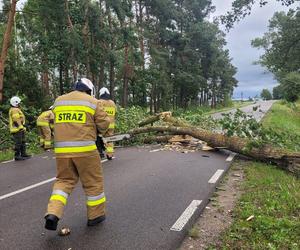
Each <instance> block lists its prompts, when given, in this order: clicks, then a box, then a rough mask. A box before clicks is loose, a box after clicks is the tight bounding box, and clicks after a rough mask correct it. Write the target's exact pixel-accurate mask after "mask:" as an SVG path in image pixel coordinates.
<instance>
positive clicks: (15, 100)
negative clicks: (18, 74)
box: [10, 96, 21, 107]
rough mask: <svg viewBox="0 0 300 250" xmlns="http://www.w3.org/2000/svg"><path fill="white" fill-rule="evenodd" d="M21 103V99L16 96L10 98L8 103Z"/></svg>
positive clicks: (14, 105)
mask: <svg viewBox="0 0 300 250" xmlns="http://www.w3.org/2000/svg"><path fill="white" fill-rule="evenodd" d="M20 103H21V99H20V97H18V96H13V97H12V98H11V99H10V105H11V106H13V107H17V106H18V105H19V104H20Z"/></svg>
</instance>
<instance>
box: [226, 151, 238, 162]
mask: <svg viewBox="0 0 300 250" xmlns="http://www.w3.org/2000/svg"><path fill="white" fill-rule="evenodd" d="M235 156H236V153H231V154H230V155H229V156H228V157H227V159H226V161H232V160H233V159H234V157H235Z"/></svg>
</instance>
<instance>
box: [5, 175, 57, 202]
mask: <svg viewBox="0 0 300 250" xmlns="http://www.w3.org/2000/svg"><path fill="white" fill-rule="evenodd" d="M55 179H56V177H54V178H51V179H48V180H45V181H41V182H39V183H36V184H33V185H30V186H28V187H25V188H22V189H19V190H17V191H14V192H11V193H9V194H5V195H2V196H0V201H1V200H4V199H6V198H9V197H11V196H14V195H16V194H20V193H23V192H25V191H27V190H30V189H33V188H36V187H39V186H41V185H44V184H46V183H49V182H52V181H54V180H55Z"/></svg>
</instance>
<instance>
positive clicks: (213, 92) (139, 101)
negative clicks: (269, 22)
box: [0, 0, 237, 112]
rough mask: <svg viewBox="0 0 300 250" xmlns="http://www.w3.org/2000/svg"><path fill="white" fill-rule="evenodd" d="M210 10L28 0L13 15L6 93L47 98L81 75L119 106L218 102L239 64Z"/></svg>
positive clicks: (141, 2)
mask: <svg viewBox="0 0 300 250" xmlns="http://www.w3.org/2000/svg"><path fill="white" fill-rule="evenodd" d="M5 6H6V7H3V8H9V3H8V4H6V5H5ZM212 11H214V6H213V5H212V3H211V1H210V0H200V1H199V0H159V1H158V0H154V1H153V0H151V1H150V0H135V1H134V0H114V1H111V0H106V1H104V0H98V1H92V0H84V1H79V0H64V1H61V0H28V1H26V3H25V5H24V8H23V9H22V10H21V11H20V12H18V13H17V15H16V25H15V27H14V29H13V39H12V41H11V47H10V50H9V54H8V61H7V65H6V69H7V73H6V74H5V78H4V82H5V85H4V86H5V88H4V101H5V100H7V98H9V97H10V96H11V95H15V94H17V93H20V94H21V93H23V94H25V95H27V96H28V97H29V99H30V100H32V102H38V100H41V99H44V98H46V100H49V102H50V101H51V100H53V98H55V97H56V96H57V95H60V94H63V93H65V92H67V91H69V90H71V89H72V87H73V83H74V82H75V81H76V79H78V78H79V77H83V76H85V77H88V78H90V79H91V80H92V81H93V83H94V84H95V86H96V88H97V90H99V88H100V87H102V86H107V87H108V88H109V89H110V91H111V93H112V97H113V99H114V100H116V101H117V103H119V104H121V105H122V106H123V107H127V106H128V105H140V106H144V107H149V108H150V110H151V111H153V112H156V111H158V110H163V109H169V108H172V107H173V108H177V107H187V106H188V105H208V104H210V105H212V106H215V105H217V104H222V103H224V102H225V101H226V100H228V98H230V96H231V95H232V93H233V89H234V87H235V86H236V85H237V81H236V79H235V78H234V75H235V73H236V68H235V67H234V66H233V65H232V63H231V58H230V56H229V52H228V51H227V50H226V49H225V47H224V46H225V44H226V42H225V34H224V33H223V32H222V31H221V30H220V29H219V27H218V25H217V24H215V23H212V22H209V21H208V19H207V18H206V17H207V16H208V15H209V14H210V13H212ZM6 17H7V13H5V11H3V12H2V17H1V23H2V24H1V31H0V35H1V36H2V35H3V30H4V27H5V24H6ZM29 86H30V87H29ZM37 97H38V98H37ZM46 103H47V105H48V101H47V102H46Z"/></svg>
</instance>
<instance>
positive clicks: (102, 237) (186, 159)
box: [0, 147, 232, 250]
mask: <svg viewBox="0 0 300 250" xmlns="http://www.w3.org/2000/svg"><path fill="white" fill-rule="evenodd" d="M151 150H152V149H151V148H147V147H146V148H145V147H141V148H139V147H131V148H123V149H118V150H117V152H116V159H114V160H113V161H109V162H105V163H103V165H104V176H105V193H106V196H107V220H106V221H105V222H104V223H103V224H101V225H99V226H96V227H92V228H88V227H87V226H86V208H85V196H84V193H83V191H82V188H81V186H80V185H79V184H78V185H77V188H76V189H75V190H74V192H73V193H72V195H71V196H70V198H69V201H68V204H67V207H66V210H65V214H64V217H63V219H62V220H61V221H60V223H59V227H60V228H61V227H62V226H68V227H70V229H71V234H70V235H69V236H66V237H60V236H58V235H57V232H51V231H47V230H45V229H44V219H43V216H44V213H45V209H46V206H47V202H48V199H49V196H50V194H51V188H52V184H53V181H52V179H51V178H53V177H54V176H55V172H56V171H55V160H54V159H53V156H52V154H51V153H46V154H43V155H40V156H36V157H34V158H33V159H30V160H27V161H24V162H8V163H0V211H1V212H0V225H1V227H0V249H5V250H6V249H7V250H9V249H13V250H16V249H18V250H19V249H26V250H30V249H64V250H68V249H70V250H71V249H72V250H75V249H130V250H132V249H176V248H177V247H178V246H179V245H180V243H181V242H182V240H183V238H184V236H185V235H186V231H187V229H188V228H189V227H190V226H191V225H192V223H193V222H194V221H195V220H196V218H197V217H198V216H199V215H200V213H201V211H202V209H203V208H204V207H205V205H206V204H207V201H208V198H209V197H210V195H211V193H212V192H213V191H214V190H215V186H216V183H217V182H218V181H219V180H220V179H221V178H222V175H223V174H224V172H225V171H226V170H227V169H228V167H229V164H230V162H229V161H226V159H227V157H228V155H227V154H225V153H224V154H222V153H215V152H194V153H187V154H185V153H181V152H171V151H154V152H150V151H151ZM231 158H232V157H231ZM216 174H217V176H216ZM218 174H219V175H218ZM213 176H214V177H216V178H212V177H213ZM218 177H219V178H218ZM45 180H48V183H44V184H40V185H39V186H37V187H34V188H31V189H29V190H26V191H23V192H20V193H17V194H14V193H12V192H14V191H17V190H20V189H24V188H26V187H28V186H31V185H33V184H36V183H40V182H42V181H45ZM21 191H22V190H21ZM9 195H11V196H9ZM8 196H9V197H8ZM190 204H191V205H195V204H196V205H195V209H194V210H193V208H192V207H191V206H189V205H190ZM187 207H189V209H187ZM186 209H187V210H186ZM185 210H186V211H185ZM184 211H185V213H183V212H184ZM182 214H183V215H182ZM179 218H180V219H179ZM178 219H179V221H177V220H178ZM176 221H177V223H175V222H176ZM186 222H187V223H186ZM185 223H186V224H185ZM180 226H182V229H181V228H180ZM172 227H173V229H172V230H171V228H172ZM173 230H175V231H173ZM176 230H178V231H176Z"/></svg>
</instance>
